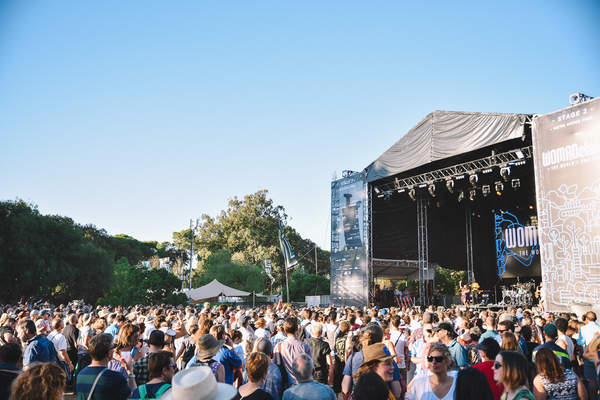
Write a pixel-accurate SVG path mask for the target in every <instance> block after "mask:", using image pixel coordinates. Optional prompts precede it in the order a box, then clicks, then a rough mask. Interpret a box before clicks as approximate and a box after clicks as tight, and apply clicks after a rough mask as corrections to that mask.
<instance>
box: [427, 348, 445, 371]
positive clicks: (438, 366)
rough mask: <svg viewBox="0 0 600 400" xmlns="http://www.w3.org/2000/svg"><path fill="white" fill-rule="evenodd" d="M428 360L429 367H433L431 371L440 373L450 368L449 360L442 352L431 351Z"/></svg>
mask: <svg viewBox="0 0 600 400" xmlns="http://www.w3.org/2000/svg"><path fill="white" fill-rule="evenodd" d="M427 362H428V363H429V368H431V372H433V373H434V374H435V373H440V372H444V371H447V370H448V360H446V357H444V354H442V353H441V352H439V351H437V350H434V351H432V352H431V353H429V356H428V357H427Z"/></svg>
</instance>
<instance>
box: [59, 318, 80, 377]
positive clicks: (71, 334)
mask: <svg viewBox="0 0 600 400" xmlns="http://www.w3.org/2000/svg"><path fill="white" fill-rule="evenodd" d="M67 322H68V324H67V325H66V326H65V327H64V328H63V330H62V332H61V333H62V335H63V336H64V337H65V339H66V340H67V355H68V356H69V360H70V361H71V362H72V363H73V368H75V367H76V366H77V361H78V356H77V352H78V348H79V347H78V345H77V340H78V339H79V328H77V324H78V323H79V318H78V317H77V314H75V313H71V314H69V315H68V317H67Z"/></svg>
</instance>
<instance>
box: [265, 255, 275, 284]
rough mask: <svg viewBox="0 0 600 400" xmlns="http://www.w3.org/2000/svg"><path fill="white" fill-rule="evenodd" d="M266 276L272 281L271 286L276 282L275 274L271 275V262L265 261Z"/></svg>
mask: <svg viewBox="0 0 600 400" xmlns="http://www.w3.org/2000/svg"><path fill="white" fill-rule="evenodd" d="M265 274H267V276H268V277H269V279H271V284H273V282H275V278H273V274H272V273H271V260H265Z"/></svg>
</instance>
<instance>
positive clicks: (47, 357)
mask: <svg viewBox="0 0 600 400" xmlns="http://www.w3.org/2000/svg"><path fill="white" fill-rule="evenodd" d="M57 354H58V353H57V351H56V348H54V344H52V342H51V341H49V340H48V339H46V338H45V337H43V336H42V335H37V336H34V337H33V338H32V339H31V340H30V341H28V342H27V348H25V352H24V353H23V367H26V366H28V365H29V364H31V363H34V362H52V363H53V362H55V361H56V355H57Z"/></svg>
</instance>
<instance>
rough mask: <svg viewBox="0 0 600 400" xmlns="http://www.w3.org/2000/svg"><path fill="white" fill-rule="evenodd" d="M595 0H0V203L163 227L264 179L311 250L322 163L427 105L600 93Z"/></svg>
mask: <svg viewBox="0 0 600 400" xmlns="http://www.w3.org/2000/svg"><path fill="white" fill-rule="evenodd" d="M599 20H600V5H599V3H598V2H597V1H591V0H590V1H571V2H567V1H554V0H546V1H525V2H523V1H519V2H516V1H505V2H495V3H494V2H481V1H479V2H475V1H462V2H448V1H429V2H405V1H399V0H396V1H374V2H365V1H220V2H216V1H210V2H209V1H200V0H198V1H172V2H167V1H151V0H144V1H134V0H132V1H122V0H120V1H110V0H103V1H41V0H40V1H23V0H14V1H10V0H0V146H1V148H2V150H3V151H2V156H1V157H0V199H2V200H14V199H15V198H21V199H24V200H26V201H31V202H33V203H35V204H37V205H38V206H39V209H40V211H41V212H42V213H44V214H60V215H65V216H69V217H71V218H73V219H74V220H75V221H76V222H78V223H81V224H87V223H92V224H94V225H96V226H97V227H99V228H105V229H106V230H107V231H108V232H109V233H110V234H113V235H114V234H118V233H126V234H129V235H131V236H133V237H135V238H137V239H140V240H158V241H166V240H171V238H172V233H173V232H174V231H180V230H183V229H186V228H187V227H188V226H189V220H190V219H191V218H193V219H195V218H198V217H200V216H201V215H202V214H209V215H211V216H216V215H217V214H218V213H219V211H220V210H222V209H224V208H226V206H227V201H228V199H229V198H231V197H233V196H238V197H243V196H244V195H246V194H250V193H253V192H255V191H256V190H258V189H267V190H269V193H270V197H271V198H272V199H273V201H274V202H275V203H276V204H279V205H282V206H284V207H285V209H286V211H287V213H288V215H289V216H290V218H291V219H290V220H289V221H288V223H289V224H290V225H292V226H293V227H294V228H296V229H297V230H298V231H299V232H300V234H301V235H302V236H303V237H306V238H309V239H311V240H313V241H315V242H316V243H317V244H318V245H319V246H322V247H325V248H327V249H328V248H329V231H328V229H329V225H328V222H329V210H330V181H331V177H332V173H333V172H334V171H337V175H338V177H340V176H341V171H342V170H346V169H348V170H355V171H360V170H362V169H363V168H365V167H366V166H367V165H368V164H369V163H371V162H372V161H373V160H375V159H376V158H377V157H378V156H379V155H381V153H383V152H384V151H385V150H387V149H388V148H389V147H390V146H391V145H392V144H393V143H395V142H396V141H397V140H398V139H399V138H401V137H402V135H404V134H405V133H406V132H407V131H408V130H410V129H411V128H412V127H413V126H414V125H416V124H417V123H418V122H419V121H420V120H421V119H422V118H424V117H425V116H426V115H427V114H429V113H430V112H433V111H435V110H449V111H475V112H500V113H538V114H546V113H549V112H552V111H555V110H558V109H561V108H563V107H566V106H568V105H569V103H568V97H569V95H570V94H573V93H576V92H582V93H585V94H587V95H591V96H594V97H596V96H600V74H599V73H598V71H599V70H600V33H599V31H598V21H599Z"/></svg>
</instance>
